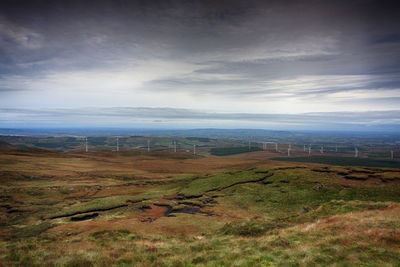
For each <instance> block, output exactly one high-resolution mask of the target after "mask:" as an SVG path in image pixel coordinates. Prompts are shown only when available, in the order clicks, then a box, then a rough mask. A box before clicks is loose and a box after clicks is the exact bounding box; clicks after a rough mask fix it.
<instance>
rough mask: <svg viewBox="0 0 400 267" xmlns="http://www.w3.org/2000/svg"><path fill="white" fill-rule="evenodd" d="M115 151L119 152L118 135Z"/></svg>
mask: <svg viewBox="0 0 400 267" xmlns="http://www.w3.org/2000/svg"><path fill="white" fill-rule="evenodd" d="M117 152H119V137H117Z"/></svg>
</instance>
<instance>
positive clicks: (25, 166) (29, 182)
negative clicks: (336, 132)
mask: <svg viewBox="0 0 400 267" xmlns="http://www.w3.org/2000/svg"><path fill="white" fill-rule="evenodd" d="M78 156H79V157H81V156H80V155H76V156H74V155H71V158H66V159H65V160H66V162H68V164H67V166H65V165H63V164H62V162H64V161H63V158H57V159H54V160H53V161H52V160H51V156H48V157H49V158H43V159H42V160H39V159H38V158H36V157H35V156H33V157H32V158H31V159H30V158H29V157H28V156H27V155H24V156H19V157H18V156H15V155H13V156H10V157H8V156H3V157H2V158H0V159H1V160H2V161H3V162H6V160H12V161H13V163H12V164H11V161H7V162H8V163H7V166H4V168H5V169H7V172H6V175H5V176H4V177H3V178H2V179H4V182H3V184H2V185H1V187H0V189H1V192H2V195H3V198H2V199H1V202H2V203H1V207H0V208H1V210H0V211H1V214H0V215H1V217H0V219H1V223H2V230H1V231H0V262H2V263H4V264H5V265H7V266H13V265H22V266H35V265H38V266H42V265H43V264H45V265H58V266H63V265H68V266H92V265H95V266H110V265H115V266H129V265H133V264H135V265H138V266H151V265H157V266H192V265H204V266H218V265H225V266H263V265H264V266H265V265H267V266H268V265H272V266H282V265H294V266H295V265H302V266H310V265H311V266H313V265H318V264H320V265H329V264H333V263H336V264H337V265H338V266H357V265H360V264H361V265H362V264H365V263H368V264H369V265H371V266H395V265H396V263H398V262H399V260H400V257H399V251H400V231H399V229H400V228H399V226H400V205H399V204H397V203H399V202H400V186H399V184H398V182H397V179H396V177H398V173H399V170H395V169H393V170H387V169H380V168H360V167H326V168H323V167H319V168H313V169H311V168H309V167H299V168H293V167H288V168H285V167H280V168H273V166H269V167H264V168H249V167H248V166H247V167H246V168H242V169H241V170H236V171H223V172H222V170H224V168H225V167H224V166H221V167H220V168H221V171H220V172H219V173H217V174H209V175H205V174H197V175H190V173H187V175H183V176H179V177H176V176H172V177H168V176H167V177H166V173H165V172H167V171H169V170H170V169H165V170H162V169H160V167H159V164H158V165H157V164H154V163H153V164H154V166H155V167H154V169H153V172H151V171H147V172H146V171H145V170H148V169H147V167H146V168H144V169H140V177H139V178H137V179H136V178H134V177H135V176H134V175H133V176H132V178H131V179H130V180H129V181H128V182H127V181H125V180H123V179H120V177H119V175H125V176H126V175H127V174H128V173H130V172H133V173H135V172H138V169H137V167H135V168H132V167H130V165H129V164H126V163H127V162H128V163H130V162H137V161H140V160H146V161H147V160H149V158H148V157H147V156H146V157H145V158H143V156H142V155H131V156H129V155H125V156H124V157H121V158H118V157H117V158H115V159H114V158H112V157H110V155H108V154H104V156H102V157H99V155H95V154H93V155H87V156H85V158H83V159H82V158H79V157H78ZM154 158H155V159H153V160H152V161H155V160H158V161H159V162H160V163H161V162H162V161H163V160H167V158H166V159H164V158H161V159H160V157H159V156H155V157H154ZM101 159H102V160H103V161H104V162H106V164H107V168H108V169H109V170H107V174H102V173H101V172H99V171H98V170H96V169H98V165H97V162H102V160H101ZM43 160H45V161H43ZM169 160H170V162H174V163H175V164H176V166H179V167H176V168H184V166H185V164H189V162H186V161H189V160H190V161H191V159H185V160H183V159H180V158H176V159H173V161H172V160H171V159H169ZM203 160H204V159H198V161H203ZM221 160H222V159H221ZM31 161H34V162H40V164H43V168H44V166H45V162H46V163H47V164H49V165H51V166H49V167H51V169H52V170H53V172H54V173H57V175H56V176H42V177H39V178H35V179H31V178H30V176H29V175H27V174H30V172H32V171H33V170H32V169H33V168H32V166H30V162H31ZM185 162H186V163H185ZM261 163H262V164H264V165H265V163H264V162H257V161H253V165H254V167H256V166H258V165H260V164H261ZM190 164H192V163H190ZM207 164H211V161H210V162H209V163H207ZM212 164H215V163H212ZM246 164H247V165H248V164H249V163H248V162H247V163H246ZM13 166H14V167H13ZM15 166H18V168H16V167H15ZM190 166H191V165H190ZM205 166H207V165H205ZM210 166H211V165H210ZM0 167H1V168H3V167H2V166H1V165H0ZM91 168H93V172H91V170H92V169H91ZM17 169H18V171H17ZM73 169H75V170H76V169H86V170H88V171H89V172H88V173H85V174H84V175H82V174H81V173H78V174H77V175H74V172H73V171H72V170H73ZM61 170H66V172H65V174H63V172H61ZM122 170H125V171H124V173H125V174H123V172H122ZM112 171H117V172H118V173H119V175H118V176H115V177H114V176H110V174H109V173H112ZM154 171H157V172H156V173H154ZM19 172H22V173H24V174H26V175H25V176H23V178H19V177H20V176H19V175H18V174H19ZM43 172H45V173H47V170H45V168H44V170H43ZM175 172H176V171H175V170H174V173H175ZM11 174H13V175H11ZM63 175H64V176H63ZM157 175H158V176H159V177H161V178H155V177H157ZM7 177H9V178H8V180H7ZM12 177H15V180H14V178H12ZM163 177H166V178H163ZM354 177H355V178H354ZM71 188H72V189H73V190H70V189H71ZM174 195H175V196H184V197H192V198H190V199H186V200H185V199H183V200H181V199H179V198H177V199H174ZM200 195H201V197H196V196H200ZM167 196H168V197H167ZM210 199H212V200H213V202H212V204H204V203H205V202H204V201H205V200H210ZM142 200H144V201H143V202H140V203H133V202H136V201H142ZM160 203H163V204H168V205H170V206H172V207H173V208H174V209H179V208H182V207H186V208H188V207H193V206H191V205H200V206H203V209H202V210H203V211H204V212H207V213H209V214H212V215H213V216H208V215H207V214H201V213H200V214H181V213H176V214H174V216H176V217H165V216H163V213H164V212H165V207H162V206H157V205H154V204H160ZM7 205H9V206H11V207H6V206H7ZM121 205H123V207H121ZM140 205H148V206H151V209H149V210H146V211H139V210H138V209H137V207H139V206H140ZM196 207H197V206H196ZM13 209H14V210H17V211H15V212H12V213H9V211H10V210H13ZM106 209H110V210H106ZM94 210H100V211H99V213H100V216H99V217H97V218H95V219H92V220H88V221H82V222H71V221H70V220H69V219H70V215H72V214H76V213H79V214H81V213H83V214H87V213H88V212H93V211H94ZM101 210H103V211H101ZM18 214H19V215H20V216H19V217H16V215H18ZM54 215H61V216H67V217H65V218H64V217H63V218H57V219H50V217H52V216H53V217H54ZM41 217H42V218H41ZM4 218H7V220H4ZM148 218H153V219H154V220H153V221H152V222H148V221H142V220H143V219H148Z"/></svg>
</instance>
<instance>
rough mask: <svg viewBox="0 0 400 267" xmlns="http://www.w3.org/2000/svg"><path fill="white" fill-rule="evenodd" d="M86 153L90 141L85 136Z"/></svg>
mask: <svg viewBox="0 0 400 267" xmlns="http://www.w3.org/2000/svg"><path fill="white" fill-rule="evenodd" d="M85 151H86V152H88V141H87V137H86V136H85Z"/></svg>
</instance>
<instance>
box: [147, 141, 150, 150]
mask: <svg viewBox="0 0 400 267" xmlns="http://www.w3.org/2000/svg"><path fill="white" fill-rule="evenodd" d="M147 152H150V140H147Z"/></svg>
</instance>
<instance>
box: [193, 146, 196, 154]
mask: <svg viewBox="0 0 400 267" xmlns="http://www.w3.org/2000/svg"><path fill="white" fill-rule="evenodd" d="M193 155H196V145H193Z"/></svg>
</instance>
